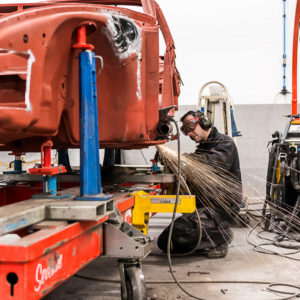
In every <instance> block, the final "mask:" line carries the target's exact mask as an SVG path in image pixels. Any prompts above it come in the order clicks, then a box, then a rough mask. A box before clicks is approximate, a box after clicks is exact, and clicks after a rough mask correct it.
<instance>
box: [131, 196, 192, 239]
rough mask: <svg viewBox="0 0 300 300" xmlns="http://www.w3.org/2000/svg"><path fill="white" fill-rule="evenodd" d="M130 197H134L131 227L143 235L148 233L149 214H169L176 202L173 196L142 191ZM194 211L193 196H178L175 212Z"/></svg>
mask: <svg viewBox="0 0 300 300" xmlns="http://www.w3.org/2000/svg"><path fill="white" fill-rule="evenodd" d="M131 196H134V197H135V201H134V202H135V204H134V208H133V211H132V225H133V226H134V227H135V228H136V229H138V230H140V231H141V232H142V233H143V234H145V235H147V233H148V224H149V219H150V213H171V212H173V210H174V205H175V201H176V196H175V195H150V194H149V193H146V192H144V191H138V192H134V193H131ZM195 209H196V198H195V196H189V195H188V196H186V195H180V196H179V200H178V205H177V210H176V212H178V213H192V212H194V211H195Z"/></svg>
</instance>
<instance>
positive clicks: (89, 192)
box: [74, 26, 112, 201]
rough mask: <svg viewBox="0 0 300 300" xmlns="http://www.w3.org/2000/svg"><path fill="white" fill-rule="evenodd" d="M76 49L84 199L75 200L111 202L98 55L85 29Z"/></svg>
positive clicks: (81, 197) (78, 36)
mask: <svg viewBox="0 0 300 300" xmlns="http://www.w3.org/2000/svg"><path fill="white" fill-rule="evenodd" d="M74 47H75V48H80V49H82V52H80V53H79V87H80V89H79V94H80V109H79V119H80V197H77V198H76V199H75V200H81V201H103V200H108V199H110V198H112V196H111V195H104V194H103V193H102V187H101V175H100V174H101V172H100V159H99V132H98V109H97V85H96V83H97V82H96V63H95V54H94V52H92V51H91V50H92V49H93V46H92V45H89V44H86V28H85V26H81V27H80V28H79V29H78V30H77V44H75V45H74Z"/></svg>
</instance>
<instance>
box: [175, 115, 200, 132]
mask: <svg viewBox="0 0 300 300" xmlns="http://www.w3.org/2000/svg"><path fill="white" fill-rule="evenodd" d="M199 119H200V117H199V118H197V119H194V120H189V121H188V122H184V123H183V125H182V126H181V127H180V130H181V131H182V133H183V134H184V135H188V133H189V132H191V131H193V130H194V129H195V128H196V125H197V123H198V120H199Z"/></svg>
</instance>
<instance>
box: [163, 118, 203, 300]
mask: <svg viewBox="0 0 300 300" xmlns="http://www.w3.org/2000/svg"><path fill="white" fill-rule="evenodd" d="M170 121H171V122H173V123H174V124H175V127H176V131H177V136H178V140H177V152H178V176H177V191H176V200H175V205H174V210H173V215H172V221H171V224H170V229H169V235H168V244H167V258H168V264H169V270H170V273H171V276H172V278H173V279H174V281H175V282H176V284H177V285H178V287H179V288H180V289H181V290H182V291H183V292H184V293H185V294H187V295H188V296H190V297H191V298H194V299H198V300H204V299H202V298H199V297H196V296H194V295H192V294H190V293H189V292H188V291H187V290H186V289H185V288H184V287H183V286H182V285H181V284H180V283H179V281H178V280H177V279H176V277H175V275H174V272H173V268H172V260H171V239H172V232H173V227H174V222H175V216H176V211H177V206H178V201H179V192H180V180H181V159H180V155H181V154H180V131H179V127H178V124H177V122H176V121H175V120H174V119H172V118H170ZM196 210H197V209H196Z"/></svg>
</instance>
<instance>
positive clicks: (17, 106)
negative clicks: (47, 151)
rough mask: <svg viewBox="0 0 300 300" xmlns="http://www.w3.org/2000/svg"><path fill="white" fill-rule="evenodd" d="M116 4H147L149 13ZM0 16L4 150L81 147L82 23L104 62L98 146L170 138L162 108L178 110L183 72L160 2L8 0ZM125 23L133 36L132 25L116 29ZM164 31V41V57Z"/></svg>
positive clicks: (99, 91)
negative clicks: (161, 127) (20, 0)
mask: <svg viewBox="0 0 300 300" xmlns="http://www.w3.org/2000/svg"><path fill="white" fill-rule="evenodd" d="M118 5H137V6H141V7H142V8H143V13H141V12H137V11H134V10H131V9H128V8H124V7H119V6H118ZM0 15H1V16H0V32H1V36H0V144H1V145H0V149H2V150H4V149H7V150H13V151H39V150H40V146H41V144H42V143H43V142H44V141H45V140H46V138H49V137H51V138H52V140H53V143H54V148H58V149H59V148H77V147H78V146H79V72H78V53H79V51H80V50H79V49H74V48H73V45H74V44H75V43H76V30H77V29H78V28H79V26H81V25H82V24H87V25H88V27H87V30H88V35H87V43H89V44H92V45H94V47H95V48H94V52H95V55H97V56H101V57H102V59H103V62H104V67H103V69H102V71H101V74H100V75H99V76H98V77H97V94H98V118H99V136H100V147H101V148H124V149H133V148H143V147H148V146H149V145H157V144H159V143H163V142H165V141H166V140H165V138H162V137H159V135H158V133H157V125H158V123H159V121H160V120H159V111H160V110H162V109H165V108H168V107H173V108H172V109H171V110H170V111H169V114H172V113H174V109H175V110H176V109H177V106H178V96H179V93H180V89H179V83H180V77H179V74H178V72H177V70H176V67H175V52H174V48H175V47H174V42H173V39H172V37H171V34H170V31H169V28H168V25H167V23H166V21H165V19H164V16H163V14H162V12H161V10H160V8H159V6H158V5H157V3H155V2H154V1H152V0H141V1H122V0H119V1H105V0H102V1H100V0H99V1H90V0H86V1H73V2H69V1H49V2H47V3H38V4H37V3H36V4H16V5H13V4H9V5H0ZM120 22H121V23H120ZM122 22H123V23H124V24H125V25H124V26H125V27H126V26H129V27H130V26H131V28H129V31H130V29H131V33H132V31H134V33H135V34H134V35H133V36H130V35H129V37H130V38H131V40H129V39H128V37H127V36H126V32H125V31H126V29H125V30H124V28H122V29H121V30H119V32H118V30H116V26H117V27H118V26H120V24H121V25H122ZM128 23H129V25H128ZM130 24H131V25H130ZM132 27H134V29H132ZM89 28H90V30H89ZM117 29H118V28H117ZM119 29H120V28H119ZM127 29H128V28H127ZM159 30H161V31H162V35H163V37H164V42H165V44H166V51H165V54H164V56H161V57H160V55H159ZM124 32H125V33H124ZM129 34H130V32H129ZM120 35H121V37H120ZM124 43H125V44H126V45H125V46H124ZM120 45H121V46H120ZM124 49H125V50H124ZM99 68H100V64H99V63H98V62H97V69H99Z"/></svg>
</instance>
